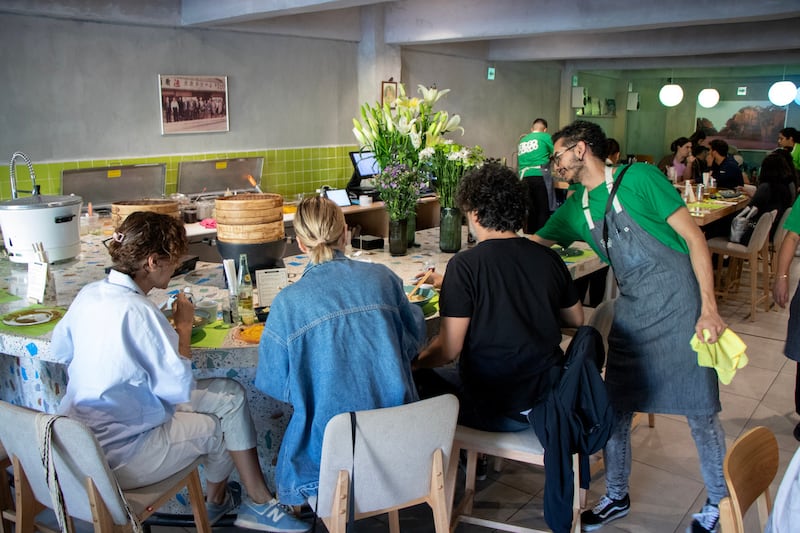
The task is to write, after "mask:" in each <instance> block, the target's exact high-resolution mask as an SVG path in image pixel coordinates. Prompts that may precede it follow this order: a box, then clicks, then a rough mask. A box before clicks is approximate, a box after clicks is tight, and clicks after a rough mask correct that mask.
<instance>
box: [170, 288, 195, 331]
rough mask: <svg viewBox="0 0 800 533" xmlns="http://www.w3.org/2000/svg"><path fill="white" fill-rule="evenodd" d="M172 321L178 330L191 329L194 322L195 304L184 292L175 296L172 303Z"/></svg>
mask: <svg viewBox="0 0 800 533" xmlns="http://www.w3.org/2000/svg"><path fill="white" fill-rule="evenodd" d="M172 321H173V323H174V324H175V329H177V330H181V329H185V328H188V329H189V331H191V329H192V325H193V324H194V305H193V304H192V302H190V301H189V299H188V298H187V297H186V295H185V294H183V293H182V292H180V293H178V294H177V295H176V296H175V301H174V302H173V303H172Z"/></svg>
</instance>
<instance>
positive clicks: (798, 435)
mask: <svg viewBox="0 0 800 533" xmlns="http://www.w3.org/2000/svg"><path fill="white" fill-rule="evenodd" d="M793 434H794V438H795V440H800V424H797V425H796V426H795V427H794V432H793Z"/></svg>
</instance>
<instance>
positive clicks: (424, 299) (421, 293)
mask: <svg viewBox="0 0 800 533" xmlns="http://www.w3.org/2000/svg"><path fill="white" fill-rule="evenodd" d="M423 286H424V284H423ZM403 289H405V291H406V295H408V294H409V293H410V292H411V291H413V290H414V286H413V285H405V286H404V287H403ZM434 294H436V291H434V290H433V286H430V288H427V289H423V288H422V287H420V289H419V290H418V291H417V292H416V293H415V294H414V298H415V299H414V300H412V301H411V303H413V304H416V305H418V306H420V307H424V306H425V304H427V303H428V302H430V301H431V298H433V295H434ZM417 297H420V298H419V299H417Z"/></svg>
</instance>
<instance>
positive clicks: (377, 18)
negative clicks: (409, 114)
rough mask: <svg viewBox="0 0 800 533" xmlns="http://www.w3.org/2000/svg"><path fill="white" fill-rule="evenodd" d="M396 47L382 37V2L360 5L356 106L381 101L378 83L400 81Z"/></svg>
mask: <svg viewBox="0 0 800 533" xmlns="http://www.w3.org/2000/svg"><path fill="white" fill-rule="evenodd" d="M401 69H402V63H401V56H400V46H396V45H387V44H386V42H385V40H384V8H383V4H375V5H371V6H363V7H362V8H361V42H359V43H358V105H359V106H360V105H361V104H363V103H365V102H369V103H371V104H374V103H375V102H380V101H381V82H382V81H388V80H389V78H394V81H396V82H398V83H399V82H400V74H401Z"/></svg>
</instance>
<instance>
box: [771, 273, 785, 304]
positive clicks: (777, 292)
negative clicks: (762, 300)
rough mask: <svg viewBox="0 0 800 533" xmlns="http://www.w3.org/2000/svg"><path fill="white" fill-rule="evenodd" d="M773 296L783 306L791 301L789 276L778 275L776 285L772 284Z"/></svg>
mask: <svg viewBox="0 0 800 533" xmlns="http://www.w3.org/2000/svg"><path fill="white" fill-rule="evenodd" d="M772 298H773V299H774V300H775V303H776V304H778V305H779V306H781V307H786V303H787V302H788V301H789V278H788V277H787V278H784V277H782V276H778V277H777V278H776V279H775V285H773V286H772Z"/></svg>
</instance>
